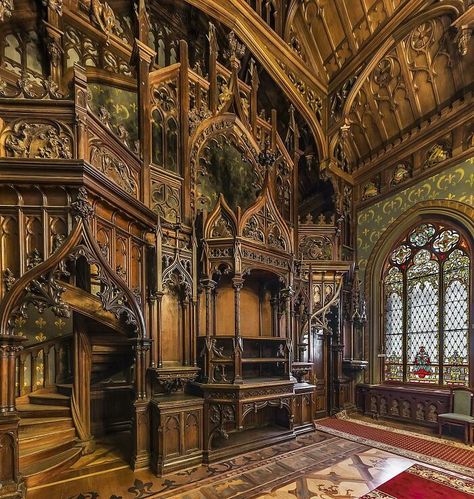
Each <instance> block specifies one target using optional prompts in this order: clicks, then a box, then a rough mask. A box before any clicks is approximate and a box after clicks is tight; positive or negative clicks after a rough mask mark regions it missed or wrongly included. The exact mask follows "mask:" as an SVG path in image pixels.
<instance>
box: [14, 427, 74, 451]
mask: <svg viewBox="0 0 474 499" xmlns="http://www.w3.org/2000/svg"><path fill="white" fill-rule="evenodd" d="M75 438H76V429H75V428H74V427H73V426H72V423H71V428H66V429H64V430H58V429H54V430H53V429H51V428H49V429H48V430H44V429H43V428H42V427H38V428H37V431H36V432H33V431H30V433H21V432H20V438H19V446H20V456H21V455H22V453H23V452H29V451H30V449H35V448H36V447H41V446H43V445H50V446H54V445H59V444H62V443H65V442H69V441H71V440H74V439H75Z"/></svg>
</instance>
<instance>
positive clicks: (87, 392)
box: [71, 314, 95, 454]
mask: <svg viewBox="0 0 474 499" xmlns="http://www.w3.org/2000/svg"><path fill="white" fill-rule="evenodd" d="M91 370H92V348H91V344H90V340H89V337H88V335H87V329H86V324H85V321H84V319H83V318H82V317H81V316H79V315H78V314H75V316H74V379H73V386H72V398H71V411H72V417H73V420H74V424H75V426H76V429H77V433H78V434H79V438H80V439H81V442H82V445H83V450H82V452H83V454H90V453H92V452H94V450H95V442H94V437H93V436H92V434H91V406H90V400H91Z"/></svg>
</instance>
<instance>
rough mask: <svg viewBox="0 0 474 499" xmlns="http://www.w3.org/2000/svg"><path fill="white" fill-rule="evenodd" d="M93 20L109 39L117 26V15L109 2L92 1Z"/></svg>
mask: <svg viewBox="0 0 474 499" xmlns="http://www.w3.org/2000/svg"><path fill="white" fill-rule="evenodd" d="M91 19H92V21H93V22H95V23H96V24H97V25H98V26H99V28H100V29H101V30H102V31H103V32H104V33H105V35H106V36H107V38H109V36H110V35H111V33H112V32H113V30H114V27H115V25H116V20H115V14H114V11H113V10H112V7H110V5H109V4H108V3H107V2H101V1H100V0H92V1H91Z"/></svg>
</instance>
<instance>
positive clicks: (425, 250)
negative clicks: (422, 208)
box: [383, 223, 471, 385]
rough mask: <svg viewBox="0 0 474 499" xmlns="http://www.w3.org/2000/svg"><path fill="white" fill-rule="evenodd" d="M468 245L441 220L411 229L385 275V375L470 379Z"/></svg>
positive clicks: (424, 380)
mask: <svg viewBox="0 0 474 499" xmlns="http://www.w3.org/2000/svg"><path fill="white" fill-rule="evenodd" d="M468 254H469V249H468V245H467V242H466V240H465V239H464V238H463V237H462V235H461V234H460V232H459V231H457V230H455V229H453V228H452V227H447V226H445V225H443V224H437V223H423V224H421V225H419V226H417V227H415V228H414V229H412V230H411V231H410V232H409V233H408V235H407V237H406V238H405V239H404V240H403V241H401V242H400V243H399V244H398V246H397V247H396V248H394V249H393V250H392V251H391V253H390V256H389V258H388V262H387V265H386V269H385V272H384V277H383V290H384V304H385V308H384V314H385V319H384V330H385V340H384V347H385V362H384V379H385V381H395V382H408V383H418V384H435V385H437V384H450V385H468V384H469V324H470V317H469V302H470V301H469V300H470V287H469V286H470V284H469V283H470V266H471V262H470V259H469V256H468Z"/></svg>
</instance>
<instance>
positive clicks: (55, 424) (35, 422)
mask: <svg viewBox="0 0 474 499" xmlns="http://www.w3.org/2000/svg"><path fill="white" fill-rule="evenodd" d="M70 428H74V424H73V422H72V419H71V418H70V417H59V418H27V417H22V418H21V419H20V438H21V437H22V435H25V436H28V435H30V434H35V435H36V434H42V433H49V432H52V431H62V430H67V429H70Z"/></svg>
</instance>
